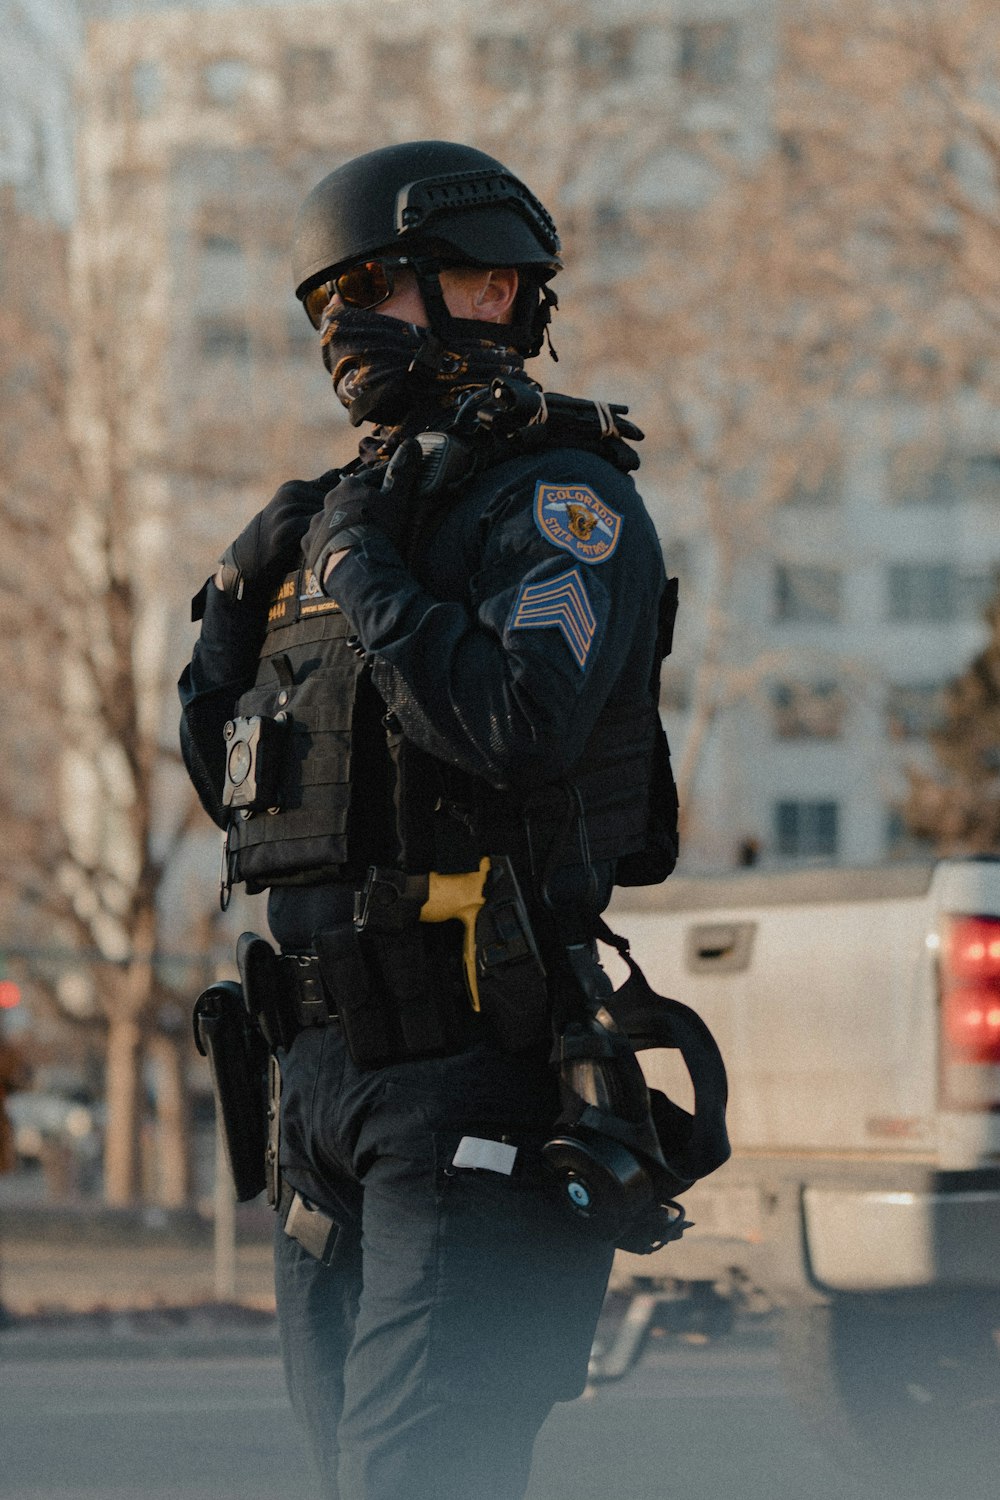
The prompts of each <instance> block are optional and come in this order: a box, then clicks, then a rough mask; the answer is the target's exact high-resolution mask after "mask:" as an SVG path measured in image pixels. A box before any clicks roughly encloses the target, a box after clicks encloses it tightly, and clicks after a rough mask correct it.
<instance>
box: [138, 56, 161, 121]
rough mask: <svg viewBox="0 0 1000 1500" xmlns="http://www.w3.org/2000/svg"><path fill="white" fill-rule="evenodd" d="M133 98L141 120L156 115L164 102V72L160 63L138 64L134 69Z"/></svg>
mask: <svg viewBox="0 0 1000 1500" xmlns="http://www.w3.org/2000/svg"><path fill="white" fill-rule="evenodd" d="M132 98H133V99H134V101H135V112H136V114H137V115H138V116H139V118H140V120H147V119H148V118H149V117H150V115H155V114H156V111H157V110H158V109H159V107H160V105H161V103H162V102H163V70H162V69H161V67H160V65H159V63H156V62H139V63H136V65H135V67H134V68H133V69H132Z"/></svg>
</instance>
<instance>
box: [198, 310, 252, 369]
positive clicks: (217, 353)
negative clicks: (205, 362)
mask: <svg viewBox="0 0 1000 1500" xmlns="http://www.w3.org/2000/svg"><path fill="white" fill-rule="evenodd" d="M199 344H200V347H201V352H202V355H203V356H204V357H205V359H238V360H247V359H249V358H250V330H249V328H248V327H247V325H246V323H244V322H243V321H242V320H241V319H237V318H202V320H201V323H200V326H199Z"/></svg>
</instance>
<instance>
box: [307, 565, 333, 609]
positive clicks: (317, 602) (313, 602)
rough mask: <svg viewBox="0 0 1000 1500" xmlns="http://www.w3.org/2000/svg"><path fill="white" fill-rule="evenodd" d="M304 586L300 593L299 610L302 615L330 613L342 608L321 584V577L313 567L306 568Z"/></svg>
mask: <svg viewBox="0 0 1000 1500" xmlns="http://www.w3.org/2000/svg"><path fill="white" fill-rule="evenodd" d="M303 582H304V587H303V589H302V592H301V593H300V594H299V610H300V613H301V614H302V615H328V614H332V612H333V611H334V610H337V609H339V608H340V605H339V604H338V603H337V601H336V599H330V598H328V597H327V595H326V594H324V592H323V590H322V589H321V588H320V586H319V579H318V578H317V577H316V574H315V573H314V572H313V570H312V568H306V569H304V575H303Z"/></svg>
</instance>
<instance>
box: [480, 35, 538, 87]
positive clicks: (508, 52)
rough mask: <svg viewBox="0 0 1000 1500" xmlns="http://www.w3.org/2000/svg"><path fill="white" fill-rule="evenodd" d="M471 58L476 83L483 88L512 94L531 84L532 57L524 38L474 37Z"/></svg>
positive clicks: (506, 36) (504, 36)
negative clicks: (472, 58) (472, 59)
mask: <svg viewBox="0 0 1000 1500" xmlns="http://www.w3.org/2000/svg"><path fill="white" fill-rule="evenodd" d="M473 57H474V66H475V72H476V79H477V82H478V83H479V84H480V85H481V86H482V87H483V88H487V89H499V90H502V91H503V92H504V93H507V92H514V93H516V92H517V90H518V89H525V88H528V87H529V86H530V84H531V83H532V82H533V81H534V75H535V68H534V53H533V51H532V46H531V43H530V41H529V40H528V38H527V37H525V36H519V35H516V34H514V33H507V32H500V31H497V32H491V33H487V34H484V35H483V36H477V37H476V39H475V42H474V44H473Z"/></svg>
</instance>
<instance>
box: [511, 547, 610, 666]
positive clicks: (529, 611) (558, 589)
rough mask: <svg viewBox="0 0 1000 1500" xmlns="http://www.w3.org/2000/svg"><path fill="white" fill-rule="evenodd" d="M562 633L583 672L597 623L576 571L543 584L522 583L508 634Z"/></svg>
mask: <svg viewBox="0 0 1000 1500" xmlns="http://www.w3.org/2000/svg"><path fill="white" fill-rule="evenodd" d="M552 626H554V627H555V629H557V630H558V631H560V632H561V634H562V638H563V640H564V641H565V642H566V644H567V646H568V647H569V649H570V651H571V652H572V653H573V659H574V660H575V662H576V664H577V666H578V667H579V668H580V670H581V671H582V670H583V668H584V667H585V666H586V665H587V657H588V656H589V655H590V648H591V646H592V645H593V643H594V635H595V633H596V631H597V621H596V619H595V618H594V611H593V609H592V608H591V604H590V598H589V596H588V594H587V585H586V584H585V583H584V581H583V575H582V574H581V572H580V569H579V568H570V569H569V571H568V572H566V573H558V574H557V575H556V577H555V578H546V579H545V581H544V582H543V583H522V585H521V590H520V593H519V594H518V596H517V598H516V599H515V600H514V608H513V610H512V611H511V617H510V628H511V630H545V629H547V628H549V627H552Z"/></svg>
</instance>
